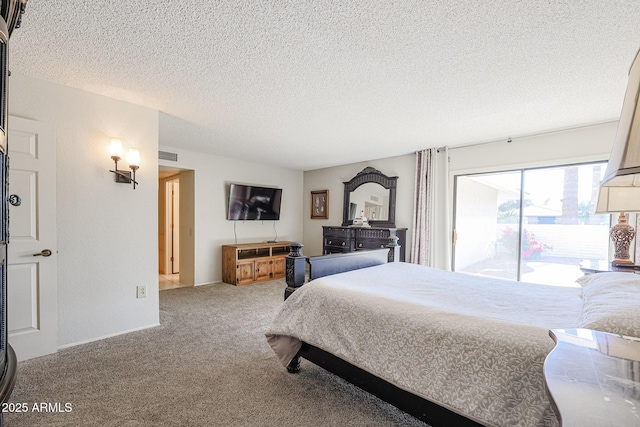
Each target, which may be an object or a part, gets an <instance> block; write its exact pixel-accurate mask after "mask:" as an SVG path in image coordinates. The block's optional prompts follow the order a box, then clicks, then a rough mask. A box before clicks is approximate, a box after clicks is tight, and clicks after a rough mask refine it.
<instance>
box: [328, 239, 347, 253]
mask: <svg viewBox="0 0 640 427" xmlns="http://www.w3.org/2000/svg"><path fill="white" fill-rule="evenodd" d="M324 248H325V252H326V249H327V248H332V249H340V250H342V249H344V250H345V251H347V252H349V251H352V250H354V241H353V240H351V239H344V238H340V237H328V238H325V239H324Z"/></svg>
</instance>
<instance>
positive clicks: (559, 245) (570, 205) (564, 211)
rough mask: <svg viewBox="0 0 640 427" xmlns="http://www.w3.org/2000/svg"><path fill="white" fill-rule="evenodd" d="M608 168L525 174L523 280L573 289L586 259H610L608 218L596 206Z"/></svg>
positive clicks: (539, 170)
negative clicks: (597, 210) (580, 266)
mask: <svg viewBox="0 0 640 427" xmlns="http://www.w3.org/2000/svg"><path fill="white" fill-rule="evenodd" d="M604 169H605V164H604V163H599V164H589V165H582V166H567V167H558V168H544V169H530V170H526V171H525V173H524V188H523V200H524V201H523V212H522V213H523V231H522V252H521V258H520V260H521V261H520V262H521V265H520V272H521V274H520V280H522V281H525V282H534V283H543V284H559V285H571V284H572V283H573V282H574V281H575V280H576V279H577V278H578V277H580V276H582V272H581V271H580V268H579V265H580V262H581V261H582V260H584V259H595V260H597V259H602V260H606V259H607V258H608V248H609V215H593V214H592V213H591V212H592V210H593V209H592V206H595V204H596V200H597V191H598V185H599V182H600V180H601V179H602V175H603V174H604Z"/></svg>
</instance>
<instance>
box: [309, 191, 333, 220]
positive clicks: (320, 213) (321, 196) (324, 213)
mask: <svg viewBox="0 0 640 427" xmlns="http://www.w3.org/2000/svg"><path fill="white" fill-rule="evenodd" d="M311 219H329V190H317V191H312V192H311Z"/></svg>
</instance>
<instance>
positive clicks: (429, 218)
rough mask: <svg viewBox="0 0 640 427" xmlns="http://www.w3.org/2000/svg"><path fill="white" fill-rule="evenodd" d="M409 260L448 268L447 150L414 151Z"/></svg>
mask: <svg viewBox="0 0 640 427" xmlns="http://www.w3.org/2000/svg"><path fill="white" fill-rule="evenodd" d="M415 180H416V186H415V197H414V208H413V209H414V210H413V235H412V239H411V242H412V243H411V262H412V263H415V264H421V265H426V266H429V267H435V268H440V269H442V270H451V230H450V225H449V224H450V221H449V215H450V214H449V149H448V148H447V147H443V148H429V149H426V150H422V151H418V152H416V174H415Z"/></svg>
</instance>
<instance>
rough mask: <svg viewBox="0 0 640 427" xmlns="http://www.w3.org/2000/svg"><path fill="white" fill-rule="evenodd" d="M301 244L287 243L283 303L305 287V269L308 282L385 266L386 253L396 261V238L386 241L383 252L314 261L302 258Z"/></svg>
mask: <svg viewBox="0 0 640 427" xmlns="http://www.w3.org/2000/svg"><path fill="white" fill-rule="evenodd" d="M302 247H303V245H302V243H296V242H291V244H290V245H289V248H290V252H289V255H287V256H286V276H285V277H286V281H287V289H286V290H285V291H284V299H287V298H288V297H289V295H291V294H292V293H293V292H294V291H295V290H296V289H297V288H299V287H300V286H302V285H303V284H304V283H305V280H306V277H307V265H308V266H309V280H313V279H317V278H318V277H324V276H329V275H331V274H337V273H344V272H346V271H351V270H358V269H360V268H365V267H372V266H374V265H380V264H386V263H387V262H388V260H389V252H393V253H394V254H395V256H394V257H393V259H396V260H397V259H399V256H398V254H399V253H400V246H399V245H398V238H397V237H396V236H393V237H391V238H389V244H388V245H387V248H386V249H372V250H361V251H355V252H347V253H343V254H329V255H321V256H315V257H306V256H304V255H303V254H302Z"/></svg>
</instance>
